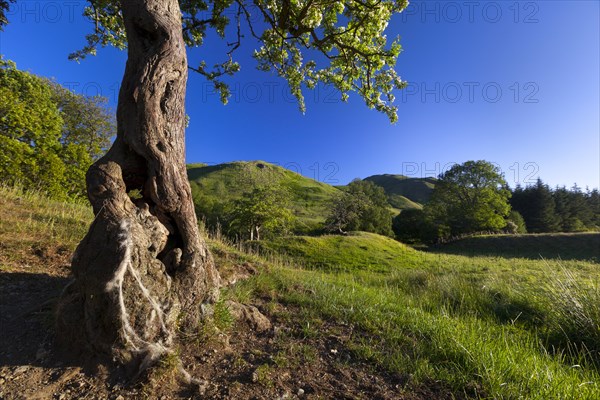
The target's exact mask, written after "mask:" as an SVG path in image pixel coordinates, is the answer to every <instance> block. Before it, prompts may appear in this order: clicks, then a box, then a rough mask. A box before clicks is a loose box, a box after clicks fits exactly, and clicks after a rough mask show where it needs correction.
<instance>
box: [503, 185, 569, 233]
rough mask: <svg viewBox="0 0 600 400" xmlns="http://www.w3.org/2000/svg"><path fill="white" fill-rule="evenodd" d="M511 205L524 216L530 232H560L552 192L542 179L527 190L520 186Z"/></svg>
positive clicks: (514, 193)
mask: <svg viewBox="0 0 600 400" xmlns="http://www.w3.org/2000/svg"><path fill="white" fill-rule="evenodd" d="M511 205H512V207H513V208H514V209H515V210H516V211H518V212H519V213H520V214H521V215H522V216H523V218H524V219H525V223H526V224H527V230H528V231H529V232H532V233H540V232H556V231H558V229H559V220H558V217H557V215H556V210H555V204H554V199H553V198H552V192H551V190H550V188H549V187H548V185H546V184H544V182H543V181H542V180H541V179H540V178H538V179H537V181H536V183H535V185H533V186H529V187H527V188H525V189H523V188H521V187H520V186H518V187H517V188H516V189H515V191H514V192H513V197H512V199H511Z"/></svg>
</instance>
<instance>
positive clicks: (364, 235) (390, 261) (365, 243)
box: [259, 232, 417, 272]
mask: <svg viewBox="0 0 600 400" xmlns="http://www.w3.org/2000/svg"><path fill="white" fill-rule="evenodd" d="M259 246H260V247H261V249H262V250H263V251H266V252H270V253H274V254H285V255H287V256H290V257H292V258H293V260H294V262H296V263H297V264H299V265H303V266H305V267H307V268H317V269H319V270H323V271H356V270H367V271H374V272H385V271H390V270H391V269H392V268H394V267H395V266H396V265H398V263H400V262H403V263H406V262H408V260H409V259H414V258H415V257H416V256H417V252H416V251H415V250H413V249H412V248H410V247H408V246H406V245H403V244H401V243H399V242H397V241H395V240H393V239H390V238H388V237H385V236H380V235H377V234H374V233H368V232H352V233H350V234H349V235H348V236H339V235H326V236H319V237H310V236H298V237H296V236H294V237H281V238H277V239H273V240H268V241H263V242H261V243H259Z"/></svg>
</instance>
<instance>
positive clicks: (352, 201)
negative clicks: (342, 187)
mask: <svg viewBox="0 0 600 400" xmlns="http://www.w3.org/2000/svg"><path fill="white" fill-rule="evenodd" d="M325 229H326V230H328V231H330V232H337V233H346V231H365V232H374V233H379V234H381V235H386V236H392V235H393V231H392V213H391V211H390V210H389V203H388V201H387V196H386V194H385V191H384V190H383V188H382V187H380V186H377V185H376V184H374V183H373V182H371V181H363V180H360V179H355V180H354V181H352V182H350V184H349V185H348V188H347V191H346V192H345V193H343V194H340V195H339V196H338V197H337V198H336V199H334V201H333V204H332V205H331V209H330V212H329V216H328V218H327V220H326V221H325Z"/></svg>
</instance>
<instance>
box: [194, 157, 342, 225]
mask: <svg viewBox="0 0 600 400" xmlns="http://www.w3.org/2000/svg"><path fill="white" fill-rule="evenodd" d="M188 177H189V179H190V184H191V187H192V195H193V197H194V203H195V205H196V212H197V213H198V217H199V218H203V217H204V218H206V219H207V220H208V221H210V222H212V223H214V222H216V220H217V219H218V218H219V217H220V216H221V215H222V211H223V207H224V206H225V205H226V204H227V203H228V202H230V201H232V200H234V199H236V198H239V197H240V196H242V194H243V193H245V192H247V191H250V190H251V189H252V188H253V187H256V186H260V185H273V186H279V187H281V188H285V189H287V190H288V191H289V193H290V194H291V203H292V212H293V213H294V215H295V216H296V218H297V222H298V227H297V230H298V231H301V232H309V231H313V230H316V229H319V228H320V227H321V226H322V224H323V222H324V221H325V218H326V217H327V208H328V206H329V203H330V202H331V200H332V199H333V197H334V196H335V194H336V193H337V192H338V189H336V188H334V187H333V186H330V185H327V184H325V183H321V182H318V181H315V180H313V179H310V178H306V177H304V176H302V175H300V174H298V173H296V172H293V171H290V170H287V169H285V168H282V167H279V166H277V165H273V164H269V163H267V162H264V161H248V162H245V161H238V162H231V163H225V164H219V165H212V166H208V165H205V164H192V165H189V166H188Z"/></svg>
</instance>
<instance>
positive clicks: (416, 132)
mask: <svg viewBox="0 0 600 400" xmlns="http://www.w3.org/2000/svg"><path fill="white" fill-rule="evenodd" d="M84 6H85V1H81V0H74V1H50V0H44V1H18V2H17V4H16V5H13V7H12V9H11V12H10V13H9V20H10V23H9V25H8V26H7V27H6V29H5V31H4V32H2V33H0V53H2V54H4V56H5V57H6V58H9V59H12V60H14V61H16V62H17V65H18V67H19V68H21V69H25V70H29V71H31V72H34V73H36V74H38V75H43V76H48V77H54V78H55V79H56V80H57V81H58V82H59V83H62V84H64V85H67V86H71V87H72V88H73V89H74V90H75V91H76V92H78V93H87V94H90V95H91V94H97V93H100V94H102V95H104V96H107V97H109V98H110V99H111V102H112V104H113V106H114V105H115V100H116V94H117V91H118V86H119V82H120V80H121V76H122V73H123V70H124V67H125V60H126V54H125V53H124V52H119V51H117V50H115V49H102V50H100V51H99V53H98V56H96V57H91V58H89V59H87V60H84V61H83V62H82V63H81V64H77V63H74V62H70V61H68V60H67V55H68V54H69V52H71V51H73V50H76V49H79V48H80V47H81V46H82V45H83V44H84V35H85V34H86V33H88V32H89V31H90V30H91V26H90V24H89V23H88V22H87V21H85V20H84V19H83V18H82V17H81V11H82V10H83V7H84ZM599 21H600V7H599V2H598V1H596V0H588V1H573V0H569V1H520V2H516V1H474V2H464V1H456V2H454V1H419V0H414V1H413V2H412V4H411V6H410V7H409V8H408V9H407V10H406V11H405V12H404V13H403V14H401V15H399V16H397V17H396V18H395V19H394V20H393V21H392V23H391V24H390V26H389V28H388V30H389V32H388V37H394V36H396V35H400V36H401V37H402V45H403V48H404V51H403V53H402V54H401V55H400V58H399V60H398V65H397V70H398V72H399V73H400V75H401V76H402V78H403V79H404V80H407V81H408V82H410V86H409V88H408V89H406V90H405V91H403V92H399V93H398V95H397V99H398V104H399V106H400V111H399V122H398V123H397V124H395V125H390V124H389V122H388V120H387V119H386V117H385V116H384V115H380V114H378V113H377V112H375V111H373V110H369V109H367V108H366V107H365V106H364V104H363V103H362V100H360V99H359V98H358V97H357V96H351V99H350V101H349V103H347V104H345V103H341V102H340V101H339V97H337V96H336V94H335V93H334V92H333V91H332V90H330V89H328V88H324V87H320V88H319V89H318V90H317V91H316V92H307V93H306V97H307V106H308V111H307V113H306V114H305V115H302V114H301V113H300V112H299V111H298V108H297V105H296V104H295V103H294V101H293V100H291V99H290V96H289V95H288V94H287V91H286V89H285V88H286V86H285V83H284V82H283V81H281V80H279V79H278V78H277V77H276V76H274V75H270V74H265V73H262V72H258V71H256V69H255V62H254V60H252V59H251V57H250V55H251V53H252V50H253V49H254V43H252V42H250V41H249V42H246V43H244V44H243V45H242V47H241V48H240V49H239V51H238V59H239V61H240V62H241V63H242V71H241V72H240V73H239V74H238V75H236V76H235V77H234V78H233V79H232V80H231V82H230V83H231V85H232V91H233V93H234V96H233V97H232V99H231V100H230V103H229V104H228V105H227V106H223V105H222V104H221V103H220V102H219V101H218V96H217V95H216V94H214V93H213V92H212V90H211V88H210V86H209V85H207V84H206V83H205V82H204V81H203V79H202V78H201V77H200V76H195V75H194V74H193V73H191V75H190V79H189V84H188V98H187V113H188V114H189V115H190V118H191V122H190V126H189V129H188V131H187V146H188V147H187V161H188V162H210V163H220V162H226V161H233V160H254V159H261V160H265V161H270V162H274V163H279V164H281V165H283V166H287V167H289V168H291V169H294V170H296V171H299V172H302V173H303V174H304V175H306V176H310V177H314V178H318V179H320V180H322V181H326V182H328V183H339V184H344V183H347V182H348V181H350V180H351V179H353V178H356V177H360V178H364V177H367V176H369V175H372V174H380V173H404V174H405V175H409V176H432V175H437V174H438V173H439V172H441V171H442V170H443V169H444V168H445V167H447V166H448V165H449V164H450V163H453V162H459V163H460V162H464V161H467V160H476V159H485V160H488V161H492V162H495V163H497V164H498V165H499V166H500V167H501V169H502V170H503V171H504V173H505V176H506V178H507V180H508V181H509V183H510V184H511V186H514V185H515V183H518V182H520V183H522V184H523V183H527V181H532V180H535V179H536V178H537V177H538V176H539V177H541V178H542V179H543V180H544V181H545V182H547V183H549V184H550V185H552V186H554V185H567V186H571V185H572V184H573V183H574V182H577V183H578V184H579V186H581V187H585V186H590V187H598V186H600V50H599V49H600V28H599ZM219 49H222V46H219V45H218V44H216V43H214V42H213V39H209V41H208V44H207V46H205V47H203V48H200V49H195V50H193V51H192V52H190V57H189V58H190V63H191V64H193V63H197V62H198V61H199V60H200V59H201V58H202V54H211V55H212V54H215V52H216V51H219Z"/></svg>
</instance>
